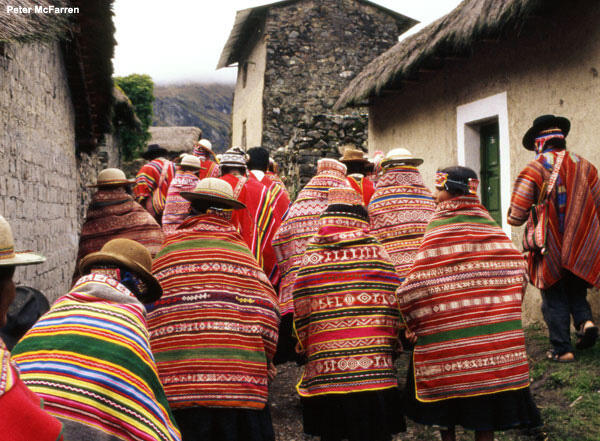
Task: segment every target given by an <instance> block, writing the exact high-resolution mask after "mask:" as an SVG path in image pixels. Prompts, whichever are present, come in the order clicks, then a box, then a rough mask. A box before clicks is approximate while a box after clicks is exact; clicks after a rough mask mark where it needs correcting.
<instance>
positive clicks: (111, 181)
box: [88, 168, 135, 188]
mask: <svg viewBox="0 0 600 441" xmlns="http://www.w3.org/2000/svg"><path fill="white" fill-rule="evenodd" d="M134 182H135V179H127V177H126V176H125V173H124V172H123V170H120V169H118V168H105V169H104V170H102V171H101V172H100V173H98V178H97V179H96V183H95V184H93V185H88V187H90V188H91V187H109V186H113V185H129V184H133V183H134Z"/></svg>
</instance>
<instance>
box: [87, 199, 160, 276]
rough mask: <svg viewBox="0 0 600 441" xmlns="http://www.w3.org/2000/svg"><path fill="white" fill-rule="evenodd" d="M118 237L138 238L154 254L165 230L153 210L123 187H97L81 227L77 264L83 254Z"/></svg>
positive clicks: (95, 249) (136, 239) (94, 250)
mask: <svg viewBox="0 0 600 441" xmlns="http://www.w3.org/2000/svg"><path fill="white" fill-rule="evenodd" d="M117 238H124V239H131V240H135V241H137V242H139V243H141V244H142V245H144V246H145V247H146V248H148V251H150V254H152V255H153V256H154V255H155V254H156V253H157V252H158V250H159V249H160V246H161V244H162V240H163V233H162V230H161V228H160V225H158V223H157V222H156V221H155V220H154V218H153V217H152V216H151V215H150V213H148V212H147V211H146V210H145V209H144V208H143V207H142V206H141V205H140V204H138V203H137V202H135V201H134V200H133V198H132V197H131V196H130V195H128V194H127V193H126V192H125V190H124V189H123V188H116V189H101V190H98V191H97V192H96V193H95V194H94V195H93V196H92V202H91V203H90V205H89V207H88V210H87V214H86V218H85V222H84V224H83V226H82V228H81V236H80V238H79V251H78V252H77V265H78V264H79V261H80V260H81V259H82V258H83V257H85V256H87V255H88V254H90V253H93V252H96V251H100V249H101V248H102V247H103V246H104V244H105V243H106V242H108V241H110V240H112V239H117ZM77 265H76V268H77ZM76 274H77V273H76Z"/></svg>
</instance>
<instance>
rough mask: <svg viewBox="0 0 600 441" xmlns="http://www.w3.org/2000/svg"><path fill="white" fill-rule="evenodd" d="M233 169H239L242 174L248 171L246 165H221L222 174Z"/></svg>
mask: <svg viewBox="0 0 600 441" xmlns="http://www.w3.org/2000/svg"><path fill="white" fill-rule="evenodd" d="M232 170H239V171H240V172H241V173H242V174H245V173H246V167H244V166H243V165H221V176H225V175H226V174H228V173H231V171H232Z"/></svg>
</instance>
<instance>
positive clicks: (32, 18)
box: [0, 0, 69, 43]
mask: <svg viewBox="0 0 600 441" xmlns="http://www.w3.org/2000/svg"><path fill="white" fill-rule="evenodd" d="M50 5H52V6H56V7H64V6H69V4H68V0H36V1H33V0H0V42H5V43H9V42H30V41H36V40H45V41H47V40H56V39H57V38H59V37H62V36H64V35H65V34H66V33H67V31H68V30H69V16H68V15H65V14H15V13H11V14H8V13H7V10H6V7H7V6H14V7H22V8H35V7H36V6H43V7H48V6H50Z"/></svg>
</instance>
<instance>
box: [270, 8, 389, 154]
mask: <svg viewBox="0 0 600 441" xmlns="http://www.w3.org/2000/svg"><path fill="white" fill-rule="evenodd" d="M265 33H266V34H267V36H268V38H267V66H266V72H265V91H266V93H265V94H264V101H263V109H264V116H263V121H264V126H263V127H264V128H263V145H265V146H267V147H269V148H271V149H277V148H279V147H281V146H284V145H286V144H287V143H288V141H289V140H290V138H291V137H292V136H293V134H294V129H297V128H299V124H300V122H301V121H302V120H303V118H305V116H308V117H309V118H310V116H311V115H316V114H327V113H330V112H331V111H330V109H331V107H332V106H333V104H334V103H335V101H336V100H337V98H338V96H339V95H340V93H341V92H342V90H343V89H344V87H346V85H347V84H348V82H349V81H350V80H351V79H352V78H353V77H354V76H355V75H357V74H358V73H359V72H360V71H361V70H362V68H363V67H364V66H365V65H366V64H367V63H368V62H369V61H371V60H372V59H373V58H375V57H376V56H377V55H379V54H381V53H382V52H384V51H385V50H387V49H388V48H389V47H391V46H392V45H393V44H394V43H396V42H397V39H398V35H399V34H400V30H399V27H398V22H397V21H396V19H395V18H394V17H393V16H390V15H388V14H386V13H384V12H383V11H381V10H380V9H377V8H375V7H372V6H368V5H365V4H363V3H360V2H358V1H356V0H318V1H316V0H315V1H303V2H296V3H292V4H291V5H288V6H283V7H273V8H270V9H269V12H268V15H267V18H266V23H265ZM299 91H300V93H299Z"/></svg>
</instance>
